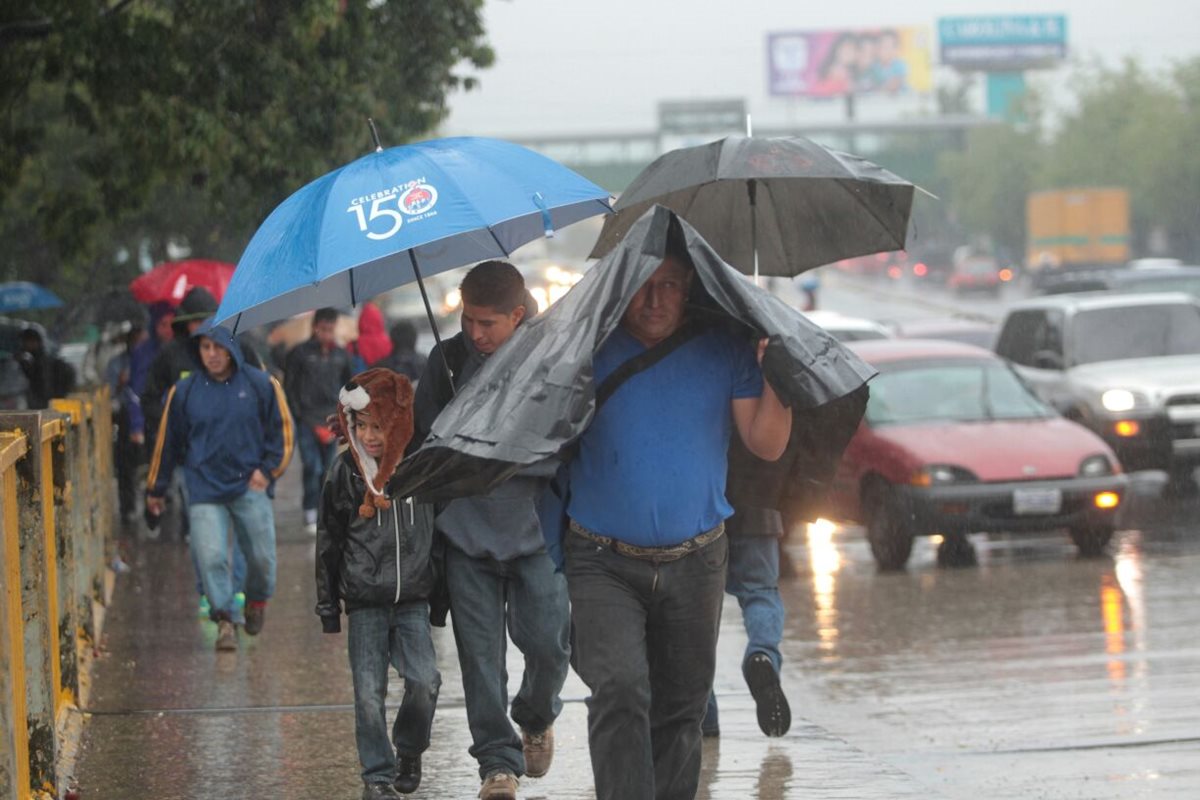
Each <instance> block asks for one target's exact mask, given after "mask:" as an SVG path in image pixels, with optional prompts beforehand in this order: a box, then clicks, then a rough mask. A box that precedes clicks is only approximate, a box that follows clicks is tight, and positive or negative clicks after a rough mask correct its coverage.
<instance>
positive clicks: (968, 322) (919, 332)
mask: <svg viewBox="0 0 1200 800" xmlns="http://www.w3.org/2000/svg"><path fill="white" fill-rule="evenodd" d="M895 330H896V335H897V336H899V337H900V338H901V339H937V340H939V341H945V342H961V343H962V344H973V345H975V346H976V347H983V348H985V349H987V350H991V349H992V346H993V345H994V344H995V343H996V332H997V331H998V330H999V328H997V327H996V326H995V325H994V324H993V323H990V322H979V321H978V320H972V319H962V318H961V317H944V318H940V319H920V320H914V321H911V322H900V323H897V324H896V326H895Z"/></svg>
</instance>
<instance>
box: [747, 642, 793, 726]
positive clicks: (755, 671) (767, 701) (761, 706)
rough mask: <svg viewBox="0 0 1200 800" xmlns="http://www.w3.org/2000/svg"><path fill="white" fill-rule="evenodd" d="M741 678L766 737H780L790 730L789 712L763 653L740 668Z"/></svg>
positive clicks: (780, 688) (772, 667)
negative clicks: (743, 680)
mask: <svg viewBox="0 0 1200 800" xmlns="http://www.w3.org/2000/svg"><path fill="white" fill-rule="evenodd" d="M742 675H743V676H744V677H745V678H746V685H747V686H749V687H750V694H751V696H752V697H753V698H754V705H755V706H756V707H757V708H758V727H759V728H760V729H761V730H762V732H763V733H765V734H766V735H767V736H783V735H784V734H785V733H787V732H788V729H789V728H791V727H792V709H791V706H789V705H788V701H787V697H786V696H785V695H784V693H783V687H782V686H780V685H779V673H778V672H776V671H775V665H774V664H772V663H771V659H770V658H769V657H768V656H767V655H766V653H755V654H754V655H752V656H750V658H749V660H747V661H746V664H745V666H743V667H742Z"/></svg>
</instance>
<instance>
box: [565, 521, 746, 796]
mask: <svg viewBox="0 0 1200 800" xmlns="http://www.w3.org/2000/svg"><path fill="white" fill-rule="evenodd" d="M564 544H565V548H566V558H567V586H568V588H569V590H570V594H571V615H572V618H573V619H574V621H575V667H576V670H577V671H578V672H579V676H580V677H581V678H583V682H584V683H586V684H587V685H588V688H589V689H591V690H592V697H591V700H589V701H588V744H589V746H590V749H591V755H592V771H593V773H594V774H595V780H596V797H597V798H598V800H693V798H694V797H695V796H696V788H697V784H698V783H699V780H700V722H701V720H702V719H703V718H704V708H705V704H706V702H707V701H708V693H709V691H710V690H711V689H712V680H713V672H714V669H715V665H716V651H717V631H718V629H719V628H720V624H721V599H722V595H723V594H724V590H725V569H726V565H727V562H728V553H729V542H728V537H726V536H722V537H720V538H719V539H717V540H716V541H715V542H712V543H710V544H709V545H707V546H706V547H704V548H702V549H700V550H697V551H696V552H694V553H691V554H689V555H687V556H684V557H683V558H680V559H678V560H677V561H670V562H665V563H660V564H656V563H654V562H650V561H643V560H640V559H634V558H629V557H626V556H622V555H618V554H617V553H615V552H613V551H612V550H611V549H610V548H608V547H605V546H603V545H600V544H597V543H595V542H592V541H589V540H587V539H584V538H583V537H581V536H579V535H578V534H575V533H568V534H567V538H566V542H565V543H564Z"/></svg>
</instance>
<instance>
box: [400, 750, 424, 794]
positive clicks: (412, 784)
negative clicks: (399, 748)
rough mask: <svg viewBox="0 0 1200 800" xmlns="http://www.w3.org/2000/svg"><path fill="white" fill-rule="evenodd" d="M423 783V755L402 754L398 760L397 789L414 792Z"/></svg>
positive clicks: (401, 791)
mask: <svg viewBox="0 0 1200 800" xmlns="http://www.w3.org/2000/svg"><path fill="white" fill-rule="evenodd" d="M420 785H421V756H420V754H418V755H415V756H400V757H399V758H398V759H397V760H396V784H395V786H396V791H397V792H399V793H400V794H412V793H413V792H415V791H416V790H417V787H418V786H420Z"/></svg>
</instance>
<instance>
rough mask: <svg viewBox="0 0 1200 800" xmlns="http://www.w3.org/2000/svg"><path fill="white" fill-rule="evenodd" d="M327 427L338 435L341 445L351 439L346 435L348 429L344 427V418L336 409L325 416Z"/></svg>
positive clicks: (339, 444)
mask: <svg viewBox="0 0 1200 800" xmlns="http://www.w3.org/2000/svg"><path fill="white" fill-rule="evenodd" d="M325 427H326V428H329V430H331V431H333V435H334V436H336V437H337V443H338V446H339V447H341V446H342V445H344V444H347V443H348V442H349V441H350V439H349V438H348V437H347V436H346V431H344V430H343V429H342V418H341V417H339V416H338V414H337V412H336V411H335V412H333V413H332V414H330V415H329V416H328V417H326V418H325Z"/></svg>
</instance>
